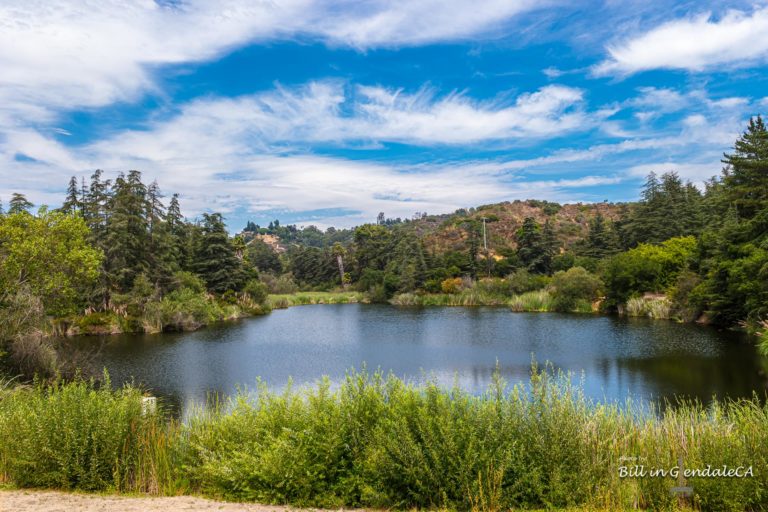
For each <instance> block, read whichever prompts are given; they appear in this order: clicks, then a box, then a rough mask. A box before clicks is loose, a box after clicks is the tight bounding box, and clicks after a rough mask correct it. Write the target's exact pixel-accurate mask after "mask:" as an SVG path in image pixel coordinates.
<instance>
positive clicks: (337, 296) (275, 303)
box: [266, 291, 365, 309]
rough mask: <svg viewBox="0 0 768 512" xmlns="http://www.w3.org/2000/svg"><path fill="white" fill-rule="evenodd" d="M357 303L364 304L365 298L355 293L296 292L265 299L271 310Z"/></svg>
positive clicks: (274, 295)
mask: <svg viewBox="0 0 768 512" xmlns="http://www.w3.org/2000/svg"><path fill="white" fill-rule="evenodd" d="M358 302H365V298H364V297H363V294H362V293H360V292H355V291H348V292H296V293H285V294H271V295H269V296H268V297H267V302H266V305H267V306H268V307H269V308H271V309H285V308H289V307H291V306H306V305H311V304H354V303H358Z"/></svg>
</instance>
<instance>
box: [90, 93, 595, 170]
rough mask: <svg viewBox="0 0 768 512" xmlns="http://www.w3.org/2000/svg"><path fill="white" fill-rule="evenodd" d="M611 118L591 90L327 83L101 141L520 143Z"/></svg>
mask: <svg viewBox="0 0 768 512" xmlns="http://www.w3.org/2000/svg"><path fill="white" fill-rule="evenodd" d="M603 115H604V114H603V113H601V112H596V113H591V112H587V110H586V104H585V101H584V99H583V93H582V91H580V90H578V89H574V88H571V87H564V86H557V85H551V86H546V87H543V88H541V89H539V90H537V91H534V92H530V93H524V94H521V95H519V96H518V97H517V98H516V99H514V101H512V102H499V101H477V100H474V99H472V98H470V97H468V96H466V95H463V94H457V93H451V94H448V95H444V96H441V95H438V94H437V92H436V91H435V90H432V89H429V88H421V89H419V90H418V91H416V92H414V93H407V92H405V91H403V90H392V89H386V88H383V87H373V86H351V85H347V84H345V83H343V82H340V81H324V82H312V83H309V84H306V85H304V86H300V87H296V88H284V87H280V86H278V87H277V88H276V89H274V90H272V91H266V92H262V93H258V94H252V95H246V96H242V97H238V98H215V99H211V98H206V99H202V100H198V101H194V102H192V103H190V104H188V105H186V106H182V107H181V113H180V114H179V115H177V116H175V117H173V118H172V119H170V120H166V121H161V122H156V123H153V124H152V125H151V126H150V128H149V130H148V131H129V132H124V133H120V134H119V135H118V136H116V137H112V138H110V139H108V140H106V141H103V142H101V143H100V145H101V146H103V147H109V148H110V150H111V151H113V152H116V153H124V154H126V155H128V154H130V155H134V156H139V157H141V156H145V157H146V158H148V159H162V158H163V157H164V155H165V153H166V151H173V150H174V148H175V146H176V145H177V144H178V143H179V141H181V140H184V138H183V137H178V136H177V135H178V134H179V133H186V134H189V137H188V139H187V140H189V142H190V143H189V146H190V147H189V150H190V151H191V152H192V154H196V153H198V152H204V153H206V154H210V152H214V153H216V152H217V151H218V150H217V149H216V148H212V147H211V146H210V145H209V144H204V143H203V142H204V141H202V140H196V138H205V137H208V136H215V137H216V138H217V139H218V138H220V137H222V136H223V135H226V140H227V142H225V143H224V145H223V149H224V150H225V151H236V150H238V149H237V148H233V147H231V144H232V141H240V142H241V143H243V144H246V145H248V147H253V146H254V145H255V146H260V147H262V148H264V149H266V148H267V147H269V148H270V149H271V150H272V151H275V150H278V149H279V148H280V147H281V146H283V147H290V146H291V145H292V144H301V145H306V144H312V143H340V144H341V143H349V142H358V141H363V142H366V141H367V142H402V143H407V144H412V145H434V144H467V143H475V142H488V141H495V140H501V139H504V140H505V141H507V142H508V143H510V142H512V143H513V142H515V141H516V140H525V139H541V138H549V137H560V136H564V135H566V134H568V133H570V132H572V131H586V130H589V129H591V128H594V127H595V126H596V125H597V124H598V122H599V120H600V118H601V116H603ZM200 156H202V155H200Z"/></svg>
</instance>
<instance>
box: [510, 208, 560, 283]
mask: <svg viewBox="0 0 768 512" xmlns="http://www.w3.org/2000/svg"><path fill="white" fill-rule="evenodd" d="M547 229H548V231H549V232H548V233H547V235H546V238H547V240H546V241H545V240H544V236H543V234H542V231H541V227H540V226H539V225H538V224H537V223H536V220H535V219H533V217H526V218H525V220H523V225H522V226H521V227H520V229H518V230H517V257H518V258H519V259H520V262H521V263H522V264H523V265H524V266H525V267H526V269H527V270H528V271H530V272H534V273H537V274H547V273H549V272H550V271H551V269H552V262H551V259H552V252H551V251H552V245H553V243H552V238H553V231H552V226H551V224H550V225H549V227H548V228H547Z"/></svg>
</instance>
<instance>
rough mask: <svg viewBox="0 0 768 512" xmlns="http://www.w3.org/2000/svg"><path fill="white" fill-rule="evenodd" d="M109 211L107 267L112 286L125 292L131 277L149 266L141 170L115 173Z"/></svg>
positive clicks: (145, 203)
mask: <svg viewBox="0 0 768 512" xmlns="http://www.w3.org/2000/svg"><path fill="white" fill-rule="evenodd" d="M91 190H92V191H93V187H91ZM108 210H109V213H110V215H109V217H108V219H107V225H106V233H105V242H106V243H105V246H104V252H105V255H106V262H105V263H106V270H107V274H108V277H109V279H110V283H111V284H112V286H114V287H116V288H117V289H118V290H120V291H127V290H129V289H130V288H131V287H132V286H133V280H134V279H135V278H136V277H137V276H138V275H139V274H142V273H145V272H146V271H147V270H148V268H149V261H148V256H149V255H148V250H147V249H148V246H149V236H148V220H147V217H146V212H147V188H146V186H145V185H144V184H143V183H142V182H141V173H139V172H138V171H130V172H129V173H128V176H127V178H126V176H125V175H123V174H120V175H119V176H118V178H117V179H116V180H115V185H114V186H113V187H112V194H111V197H110V202H109V205H108Z"/></svg>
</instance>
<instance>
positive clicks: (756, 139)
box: [722, 116, 768, 219]
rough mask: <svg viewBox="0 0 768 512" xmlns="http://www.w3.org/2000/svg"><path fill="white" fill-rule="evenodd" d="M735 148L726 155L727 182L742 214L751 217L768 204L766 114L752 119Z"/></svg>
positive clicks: (729, 195) (725, 177)
mask: <svg viewBox="0 0 768 512" xmlns="http://www.w3.org/2000/svg"><path fill="white" fill-rule="evenodd" d="M733 149H734V151H733V153H730V154H728V153H725V154H724V155H723V156H724V158H723V160H722V162H723V163H724V164H726V167H725V169H723V185H724V186H725V189H726V191H727V196H728V199H729V200H730V201H731V202H732V203H733V204H734V205H735V206H736V208H737V210H738V212H739V216H740V217H741V218H743V219H751V218H752V217H754V216H755V215H756V214H757V212H758V211H760V210H762V209H764V208H766V206H768V130H767V129H766V126H765V123H764V122H763V119H762V117H760V116H757V118H751V119H750V120H749V125H748V126H747V130H746V131H745V132H744V133H743V134H742V136H741V137H740V138H739V139H738V140H737V141H736V144H735V145H734V148H733Z"/></svg>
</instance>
